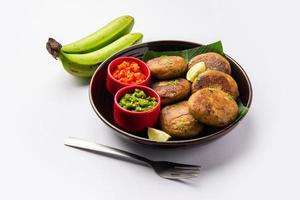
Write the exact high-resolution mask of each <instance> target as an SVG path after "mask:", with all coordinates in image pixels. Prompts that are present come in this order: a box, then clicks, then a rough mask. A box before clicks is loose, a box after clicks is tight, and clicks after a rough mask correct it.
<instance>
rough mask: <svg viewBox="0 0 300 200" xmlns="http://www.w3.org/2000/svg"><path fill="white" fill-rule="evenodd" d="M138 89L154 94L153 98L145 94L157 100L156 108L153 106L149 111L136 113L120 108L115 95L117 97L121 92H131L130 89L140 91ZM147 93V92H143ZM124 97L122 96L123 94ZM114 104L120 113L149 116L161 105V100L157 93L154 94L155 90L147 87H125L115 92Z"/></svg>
mask: <svg viewBox="0 0 300 200" xmlns="http://www.w3.org/2000/svg"><path fill="white" fill-rule="evenodd" d="M140 88H143V89H145V90H148V91H151V92H153V93H154V94H155V97H154V96H151V95H149V94H147V95H148V96H151V97H154V98H156V100H157V104H156V106H154V107H153V108H152V109H151V110H147V111H141V112H137V111H132V110H126V109H125V108H123V107H122V106H120V104H119V103H118V100H117V95H119V94H120V93H121V92H123V91H124V90H131V89H140ZM145 93H147V92H145ZM123 95H124V94H123ZM114 104H115V105H116V106H117V107H118V108H119V109H121V110H122V111H124V112H126V113H130V114H136V115H144V114H149V113H153V112H154V111H155V110H157V109H158V108H160V105H161V98H160V96H159V95H158V94H157V92H155V90H153V89H152V88H150V87H147V86H144V85H129V86H125V87H123V88H121V89H119V90H118V91H117V93H116V94H115V95H114Z"/></svg>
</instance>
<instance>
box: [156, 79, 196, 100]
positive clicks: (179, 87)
mask: <svg viewBox="0 0 300 200" xmlns="http://www.w3.org/2000/svg"><path fill="white" fill-rule="evenodd" d="M151 87H152V88H153V89H154V90H155V91H156V92H157V94H158V95H159V96H160V97H161V104H162V105H168V104H171V103H174V102H177V101H180V100H182V99H184V98H186V97H187V96H188V95H189V94H190V91H191V84H190V82H189V81H187V80H186V79H183V78H178V79H174V80H170V81H159V82H156V83H154V84H153V85H152V86H151Z"/></svg>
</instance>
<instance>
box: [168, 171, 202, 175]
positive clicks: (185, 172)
mask: <svg viewBox="0 0 300 200" xmlns="http://www.w3.org/2000/svg"><path fill="white" fill-rule="evenodd" d="M199 172H200V171H191V170H172V173H181V174H195V175H196V174H197V175H198V174H199Z"/></svg>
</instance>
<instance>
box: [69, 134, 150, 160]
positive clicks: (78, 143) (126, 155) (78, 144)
mask: <svg viewBox="0 0 300 200" xmlns="http://www.w3.org/2000/svg"><path fill="white" fill-rule="evenodd" d="M65 145H66V146H70V147H75V148H78V149H82V150H86V151H91V152H96V153H100V154H104V155H108V156H112V157H116V158H121V159H126V160H128V159H129V160H132V159H134V160H137V161H142V162H145V163H147V164H151V163H152V161H151V160H149V159H147V158H144V157H142V156H139V155H136V154H133V153H130V152H128V151H124V150H121V149H117V148H113V147H109V146H106V145H102V144H97V143H94V142H89V141H86V140H83V139H79V138H75V137H69V138H67V140H66V141H65Z"/></svg>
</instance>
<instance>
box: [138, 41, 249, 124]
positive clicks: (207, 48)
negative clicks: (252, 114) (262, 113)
mask: <svg viewBox="0 0 300 200" xmlns="http://www.w3.org/2000/svg"><path fill="white" fill-rule="evenodd" d="M207 52H216V53H218V54H221V55H223V56H224V55H225V54H224V52H223V45H222V42H221V41H217V42H214V43H211V44H208V45H203V46H199V47H195V48H192V49H185V50H182V51H160V52H159V51H151V50H148V51H146V52H145V54H144V56H143V61H145V62H147V61H148V60H150V59H152V58H156V57H160V56H181V57H183V58H184V59H186V60H187V61H190V60H191V59H192V58H193V57H195V56H196V55H199V54H202V53H207ZM237 103H238V106H239V115H238V117H237V118H236V120H235V122H236V121H238V120H240V119H241V118H242V117H243V116H245V115H246V114H247V112H248V108H247V107H246V106H244V105H243V103H242V101H241V99H240V98H237Z"/></svg>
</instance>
